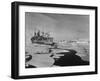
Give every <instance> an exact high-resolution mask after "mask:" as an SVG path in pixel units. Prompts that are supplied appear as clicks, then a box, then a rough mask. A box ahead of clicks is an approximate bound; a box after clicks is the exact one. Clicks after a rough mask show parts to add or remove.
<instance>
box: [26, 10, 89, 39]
mask: <svg viewBox="0 0 100 81" xmlns="http://www.w3.org/2000/svg"><path fill="white" fill-rule="evenodd" d="M25 27H26V40H29V39H30V37H32V35H33V32H34V31H35V30H36V28H37V29H40V30H41V31H44V32H50V33H51V36H52V37H54V38H55V39H56V40H74V39H77V38H79V39H89V16H88V15H71V14H51V13H32V12H26V13H25Z"/></svg>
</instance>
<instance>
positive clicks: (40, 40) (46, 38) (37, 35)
mask: <svg viewBox="0 0 100 81" xmlns="http://www.w3.org/2000/svg"><path fill="white" fill-rule="evenodd" d="M31 42H32V43H37V44H45V45H53V44H54V42H53V37H50V34H49V33H45V32H41V31H40V30H38V31H37V32H34V36H33V37H32V38H31Z"/></svg>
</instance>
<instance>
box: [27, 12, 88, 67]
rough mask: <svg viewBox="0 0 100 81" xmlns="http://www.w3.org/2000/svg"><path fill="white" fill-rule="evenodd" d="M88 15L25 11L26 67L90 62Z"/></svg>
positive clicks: (86, 63)
mask: <svg viewBox="0 0 100 81" xmlns="http://www.w3.org/2000/svg"><path fill="white" fill-rule="evenodd" d="M89 42H90V40H89V15H75V14H52V13H34V12H25V59H26V60H25V67H26V68H40V67H62V66H83V65H89V56H90V55H89V45H90V44H89Z"/></svg>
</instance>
